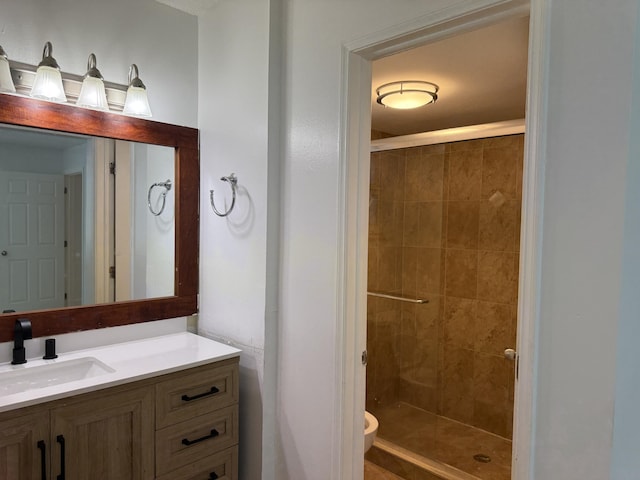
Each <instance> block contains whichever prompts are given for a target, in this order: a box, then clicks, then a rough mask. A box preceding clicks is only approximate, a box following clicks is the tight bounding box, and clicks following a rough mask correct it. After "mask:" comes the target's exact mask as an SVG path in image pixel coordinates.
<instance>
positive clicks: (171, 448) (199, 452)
mask: <svg viewBox="0 0 640 480" xmlns="http://www.w3.org/2000/svg"><path fill="white" fill-rule="evenodd" d="M237 443H238V406H237V405H233V406H231V407H226V408H223V409H220V410H216V411H215V412H212V413H208V414H206V415H201V416H199V417H195V418H193V419H191V420H187V421H185V422H182V423H178V424H176V425H170V426H168V427H166V428H163V429H162V430H158V431H157V432H156V474H157V475H158V476H160V475H164V474H166V473H168V472H171V471H172V470H176V469H178V468H180V467H183V466H185V465H188V464H190V463H194V462H196V461H198V460H200V459H202V458H203V457H206V456H209V455H211V454H213V453H216V452H218V451H221V450H223V449H225V448H229V447H231V446H233V445H236V444H237Z"/></svg>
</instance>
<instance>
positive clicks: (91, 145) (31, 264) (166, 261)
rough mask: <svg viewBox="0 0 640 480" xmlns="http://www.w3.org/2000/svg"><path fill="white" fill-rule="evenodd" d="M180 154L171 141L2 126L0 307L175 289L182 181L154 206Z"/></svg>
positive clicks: (99, 300)
mask: <svg viewBox="0 0 640 480" xmlns="http://www.w3.org/2000/svg"><path fill="white" fill-rule="evenodd" d="M174 164H175V153H174V149H173V148H170V147H162V146H156V145H145V144H139V143H132V142H125V141H119V140H111V139H103V138H97V137H95V138H92V137H86V136H80V135H69V134H62V133H50V132H45V131H42V130H37V129H25V128H15V127H9V126H2V127H0V310H2V311H4V310H14V311H16V312H21V311H28V310H42V309H50V308H59V307H66V306H77V305H91V304H97V303H108V302H113V301H122V300H137V299H146V298H156V297H165V296H171V295H174V291H175V287H174V265H175V259H174V252H175V229H174V221H175V214H174V212H175V209H174V207H175V203H174V198H175V195H174V191H173V190H169V191H168V192H166V197H165V198H164V202H165V207H164V209H163V212H162V213H161V214H160V215H157V216H156V215H154V214H152V213H151V211H150V209H149V203H150V204H151V207H152V208H153V209H154V210H155V209H157V207H158V205H160V203H158V202H162V200H163V199H162V198H161V194H162V191H163V189H158V188H154V189H152V191H151V195H149V187H150V186H151V185H152V184H153V183H156V182H166V181H167V180H170V182H172V184H173V182H174V181H175V167H174ZM114 166H115V168H114ZM113 172H115V173H113ZM156 211H157V210H156Z"/></svg>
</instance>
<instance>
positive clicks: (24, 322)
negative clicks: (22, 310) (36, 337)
mask: <svg viewBox="0 0 640 480" xmlns="http://www.w3.org/2000/svg"><path fill="white" fill-rule="evenodd" d="M13 332H14V334H18V335H20V336H21V338H22V340H31V339H32V338H33V331H32V329H31V320H29V319H26V318H19V319H18V320H16V323H15V327H14V329H13Z"/></svg>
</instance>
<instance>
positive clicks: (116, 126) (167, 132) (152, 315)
mask: <svg viewBox="0 0 640 480" xmlns="http://www.w3.org/2000/svg"><path fill="white" fill-rule="evenodd" d="M0 124H4V125H10V126H16V127H29V128H32V129H40V130H42V131H50V132H61V133H68V134H77V135H87V136H93V137H101V138H110V139H115V140H124V141H129V142H136V143H144V144H149V145H157V146H164V147H171V148H174V149H175V182H174V183H175V184H174V185H173V188H174V192H175V213H174V228H175V258H174V266H175V268H174V295H173V296H165V297H158V298H151V299H144V300H129V301H118V302H114V303H99V304H93V305H82V306H74V307H64V308H54V309H43V310H32V311H22V312H17V313H4V314H0V342H7V341H11V340H12V339H13V328H14V323H15V320H16V319H18V318H28V319H29V320H31V323H32V327H33V336H34V338H35V337H43V336H51V335H58V334H62V333H71V332H78V331H83V330H93V329H98V328H105V327H112V326H120V325H128V324H134V323H141V322H149V321H153V320H161V319H167V318H175V317H182V316H187V315H192V314H194V313H196V312H197V309H198V304H197V294H198V276H199V271H198V252H199V189H200V159H199V137H198V130H197V129H194V128H189V127H182V126H176V125H170V124H165V123H160V122H155V121H150V120H143V119H139V118H133V117H128V116H125V115H121V114H116V113H109V112H101V111H96V110H89V109H84V108H78V107H74V106H71V105H68V104H57V103H51V102H45V101H41V100H35V99H32V98H28V97H21V96H16V95H7V94H0ZM0 228H4V227H0Z"/></svg>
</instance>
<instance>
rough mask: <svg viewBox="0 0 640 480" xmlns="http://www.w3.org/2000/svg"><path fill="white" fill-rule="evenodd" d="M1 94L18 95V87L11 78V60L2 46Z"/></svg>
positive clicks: (0, 61)
mask: <svg viewBox="0 0 640 480" xmlns="http://www.w3.org/2000/svg"><path fill="white" fill-rule="evenodd" d="M0 92H9V93H16V87H15V85H14V84H13V79H12V78H11V70H10V69H9V59H8V58H7V54H6V53H5V51H4V50H3V48H2V47H1V46H0Z"/></svg>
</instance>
